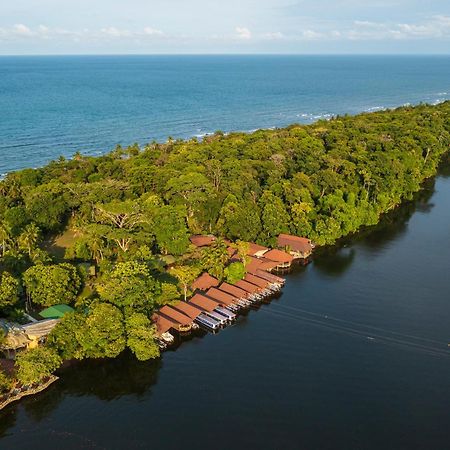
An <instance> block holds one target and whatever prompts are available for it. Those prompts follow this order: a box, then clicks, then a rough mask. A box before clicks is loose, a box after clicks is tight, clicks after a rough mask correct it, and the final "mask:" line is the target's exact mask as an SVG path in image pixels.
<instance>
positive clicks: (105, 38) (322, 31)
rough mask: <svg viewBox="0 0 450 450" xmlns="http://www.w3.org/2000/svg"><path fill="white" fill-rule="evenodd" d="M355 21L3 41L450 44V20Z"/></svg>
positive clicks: (21, 31)
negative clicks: (296, 28)
mask: <svg viewBox="0 0 450 450" xmlns="http://www.w3.org/2000/svg"><path fill="white" fill-rule="evenodd" d="M363 19H364V18H362V19H361V20H354V21H352V22H349V23H348V24H347V25H343V26H337V24H336V23H329V22H322V23H317V26H316V27H311V28H309V27H308V28H306V27H305V28H304V29H303V30H302V29H301V28H300V30H299V31H297V32H293V33H291V34H289V33H286V32H284V33H282V32H281V31H266V32H265V31H264V30H259V31H251V30H250V29H249V28H247V27H244V26H238V27H236V28H235V29H234V33H230V34H224V35H221V34H219V33H217V34H215V35H213V36H211V35H208V34H205V35H202V34H166V33H165V32H163V31H162V30H160V29H157V28H154V27H152V26H145V27H143V28H141V29H136V30H134V29H133V30H130V29H127V28H119V27H116V26H109V27H104V28H101V29H88V28H84V29H81V30H70V29H65V28H57V27H49V26H46V25H43V24H42V25H39V26H37V27H33V28H31V27H29V26H27V25H25V24H23V23H19V24H16V25H12V26H10V27H3V28H1V27H0V41H2V42H3V41H9V42H12V41H17V42H25V41H27V40H29V41H33V43H34V42H37V41H39V40H47V41H48V40H53V41H54V42H57V43H63V42H81V43H85V44H88V43H103V44H104V43H109V42H119V41H120V42H128V43H139V44H141V43H142V44H145V43H150V42H155V41H160V42H163V41H165V42H166V43H170V45H174V44H181V45H190V44H192V43H193V44H195V45H197V44H199V43H200V44H202V43H208V42H211V41H213V42H220V43H221V45H224V44H233V43H234V44H236V42H237V41H249V43H252V44H254V45H258V43H259V44H261V43H264V42H268V41H274V42H279V44H278V45H282V44H288V43H289V42H291V43H295V42H300V41H307V42H309V41H322V42H327V41H385V42H389V41H392V42H393V41H413V40H441V41H442V40H444V41H449V42H450V16H448V15H434V16H429V17H428V18H426V19H424V20H422V21H416V22H406V21H405V22H404V23H393V22H381V21H380V22H376V21H371V20H363Z"/></svg>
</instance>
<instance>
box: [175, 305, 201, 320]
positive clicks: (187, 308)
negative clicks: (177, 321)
mask: <svg viewBox="0 0 450 450" xmlns="http://www.w3.org/2000/svg"><path fill="white" fill-rule="evenodd" d="M172 306H173V308H175V309H177V310H179V311H181V312H182V313H183V314H186V315H187V316H189V317H190V318H191V319H192V320H194V319H196V318H197V317H198V316H199V315H200V314H201V313H202V312H201V311H200V310H199V309H198V308H196V307H195V306H192V305H190V304H189V303H187V302H178V303H175V304H174V305H172Z"/></svg>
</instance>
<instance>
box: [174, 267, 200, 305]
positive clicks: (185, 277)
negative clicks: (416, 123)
mask: <svg viewBox="0 0 450 450" xmlns="http://www.w3.org/2000/svg"><path fill="white" fill-rule="evenodd" d="M199 273H200V269H199V268H198V267H195V266H177V267H172V268H171V269H170V274H171V275H173V276H174V277H175V278H176V279H177V280H178V282H179V283H180V286H181V288H182V290H183V295H184V301H186V299H187V294H188V292H189V286H190V285H191V284H192V282H193V281H194V280H195V279H196V278H197V277H198V275H199Z"/></svg>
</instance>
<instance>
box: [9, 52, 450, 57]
mask: <svg viewBox="0 0 450 450" xmlns="http://www.w3.org/2000/svg"><path fill="white" fill-rule="evenodd" d="M44 56H45V57H58V56H429V57H433V56H449V57H450V52H448V53H443V52H442V53H440V52H437V53H405V52H399V53H386V52H384V53H383V52H372V53H353V52H342V53H296V52H277V53H274V52H248V53H236V52H219V53H212V52H211V53H209V52H208V53H204V52H192V53H5V54H1V53H0V58H7V57H44Z"/></svg>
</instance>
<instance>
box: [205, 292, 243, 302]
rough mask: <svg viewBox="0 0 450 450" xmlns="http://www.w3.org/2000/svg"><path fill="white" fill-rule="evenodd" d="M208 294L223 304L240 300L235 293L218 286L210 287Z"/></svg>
mask: <svg viewBox="0 0 450 450" xmlns="http://www.w3.org/2000/svg"><path fill="white" fill-rule="evenodd" d="M206 295H207V296H208V297H209V298H212V299H213V300H214V301H216V302H219V303H221V304H222V305H223V306H230V305H233V304H234V303H235V302H236V301H237V300H238V299H237V298H236V297H235V296H234V295H231V294H229V293H227V292H224V291H221V290H220V289H216V288H211V289H208V291H207V292H206Z"/></svg>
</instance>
